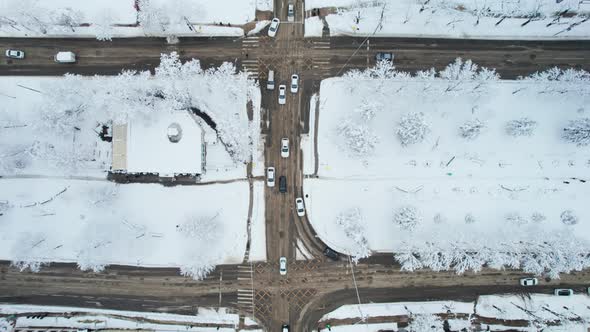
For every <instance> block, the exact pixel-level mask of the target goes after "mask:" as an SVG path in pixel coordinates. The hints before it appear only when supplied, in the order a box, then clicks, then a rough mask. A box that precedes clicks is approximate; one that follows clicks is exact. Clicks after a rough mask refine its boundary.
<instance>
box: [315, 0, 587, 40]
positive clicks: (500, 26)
mask: <svg viewBox="0 0 590 332" xmlns="http://www.w3.org/2000/svg"><path fill="white" fill-rule="evenodd" d="M305 5H306V10H308V11H310V10H311V9H313V8H327V9H325V10H326V11H327V12H328V13H329V14H328V15H327V16H326V17H325V19H326V21H327V23H328V25H329V28H330V34H331V35H332V36H338V35H350V36H368V35H373V36H381V37H386V36H395V37H429V38H477V39H560V40H563V39H588V38H589V37H590V20H588V15H589V14H590V3H588V2H587V1H580V0H564V1H555V0H522V1H504V0H502V1H476V0H431V1H415V0H397V1H391V0H360V1H359V0H314V1H306V4H305ZM305 23H306V24H305V25H306V29H305V35H306V37H321V36H322V27H323V25H322V24H321V20H320V19H319V18H318V17H309V18H307V19H306V22H305Z"/></svg>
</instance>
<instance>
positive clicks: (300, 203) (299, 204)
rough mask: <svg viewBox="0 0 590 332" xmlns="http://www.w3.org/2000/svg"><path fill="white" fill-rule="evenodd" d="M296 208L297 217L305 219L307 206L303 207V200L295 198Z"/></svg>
mask: <svg viewBox="0 0 590 332" xmlns="http://www.w3.org/2000/svg"><path fill="white" fill-rule="evenodd" d="M295 207H296V208H297V215H298V216H300V217H303V216H304V215H305V205H303V198H301V197H297V198H295Z"/></svg>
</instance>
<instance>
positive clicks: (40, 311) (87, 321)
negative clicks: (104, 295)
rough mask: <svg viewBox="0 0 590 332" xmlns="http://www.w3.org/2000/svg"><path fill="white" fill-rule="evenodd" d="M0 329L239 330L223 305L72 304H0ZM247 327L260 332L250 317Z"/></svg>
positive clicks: (10, 331) (235, 317) (236, 319)
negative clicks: (128, 307) (155, 308)
mask: <svg viewBox="0 0 590 332" xmlns="http://www.w3.org/2000/svg"><path fill="white" fill-rule="evenodd" d="M0 315H3V317H0V332H13V331H27V330H45V329H47V328H48V327H51V328H52V329H53V330H60V331H76V330H78V331H81V330H144V331H188V332H208V331H211V332H213V331H223V332H238V331H243V330H239V329H238V327H239V320H240V317H239V315H238V314H235V313H232V312H231V310H229V309H226V308H216V309H208V308H197V310H196V312H195V313H194V315H190V316H189V315H176V314H167V313H156V312H136V311H119V310H103V309H87V308H75V307H53V306H39V305H20V304H0ZM247 320H248V321H249V322H250V323H253V324H247V325H248V331H252V332H260V331H261V330H257V329H256V328H257V325H256V323H255V322H253V321H252V320H251V319H247Z"/></svg>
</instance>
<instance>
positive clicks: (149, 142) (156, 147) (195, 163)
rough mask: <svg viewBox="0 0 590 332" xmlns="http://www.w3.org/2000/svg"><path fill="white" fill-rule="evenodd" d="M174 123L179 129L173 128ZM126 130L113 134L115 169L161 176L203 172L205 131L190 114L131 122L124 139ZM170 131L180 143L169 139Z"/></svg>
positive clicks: (174, 113) (164, 115) (167, 115)
mask: <svg viewBox="0 0 590 332" xmlns="http://www.w3.org/2000/svg"><path fill="white" fill-rule="evenodd" d="M172 124H177V125H178V126H176V125H175V126H173V127H170V126H171V125H172ZM124 127H125V126H119V127H117V128H115V131H114V137H113V170H122V171H126V172H128V173H142V172H143V173H158V174H160V175H172V174H181V173H182V174H185V173H189V174H200V173H201V170H202V168H203V158H202V155H203V146H202V142H203V140H202V129H201V127H200V126H199V125H198V124H197V123H196V122H195V121H194V119H192V118H191V116H190V114H189V113H186V112H173V113H166V112H162V113H160V114H158V115H153V118H152V119H150V120H134V121H131V122H129V123H128V124H127V125H126V127H127V130H126V136H122V135H121V134H122V133H121V131H123V130H124ZM171 128H172V129H171ZM178 128H180V129H178ZM121 129H123V130H121ZM171 130H173V131H177V132H178V133H179V134H180V136H181V137H180V139H179V141H178V142H172V141H171V139H170V138H169V137H170V133H171ZM123 132H124V131H123ZM124 151H126V153H124Z"/></svg>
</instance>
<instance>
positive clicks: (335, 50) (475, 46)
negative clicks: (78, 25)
mask: <svg viewBox="0 0 590 332" xmlns="http://www.w3.org/2000/svg"><path fill="white" fill-rule="evenodd" d="M293 27H298V29H302V25H301V24H298V23H285V24H282V25H281V29H280V30H279V34H278V38H275V39H271V38H269V37H267V36H266V35H261V36H260V37H259V40H260V44H259V45H258V47H256V48H252V49H249V50H248V51H247V52H246V51H245V50H244V49H243V47H242V46H243V41H244V39H243V38H199V37H195V38H180V42H179V43H177V44H174V45H170V44H168V43H166V40H165V39H163V38H126V39H114V40H113V41H110V42H101V41H96V40H92V39H9V38H0V48H1V49H6V48H16V49H21V50H24V51H25V52H26V54H27V58H26V59H24V60H11V59H5V58H3V59H2V61H1V63H0V75H61V74H65V73H78V74H82V75H95V74H104V75H114V74H117V73H119V72H120V71H121V70H122V69H127V70H146V69H150V70H153V69H154V68H155V67H156V66H157V64H158V62H159V57H160V54H161V53H169V52H172V51H176V52H178V53H179V55H180V57H181V58H182V59H184V60H187V59H191V58H198V59H199V60H200V61H201V64H202V66H203V67H205V68H208V67H211V66H217V65H219V64H221V63H222V62H224V61H229V62H233V63H237V64H238V65H241V61H242V60H244V59H245V54H246V53H248V55H249V57H248V58H249V59H258V62H259V67H260V69H261V71H267V70H268V68H269V67H275V68H278V69H280V70H288V69H289V67H288V66H289V65H294V66H297V67H298V69H300V70H301V74H305V75H306V76H307V77H308V78H314V79H321V78H326V77H331V76H336V75H340V74H342V73H343V72H345V71H347V70H350V69H353V68H357V69H362V68H367V67H368V66H373V65H374V64H375V60H374V56H375V54H376V52H382V51H383V52H385V51H386V52H392V53H393V54H394V55H395V60H394V63H395V65H396V67H397V68H398V69H400V70H406V71H410V72H414V71H416V70H421V69H427V68H430V67H435V68H437V69H442V68H444V67H445V66H446V65H447V64H449V63H450V62H452V61H454V59H455V58H457V57H462V58H463V59H471V60H473V61H474V62H475V63H477V64H479V65H480V66H485V67H489V68H496V69H497V71H498V72H499V73H500V74H501V76H502V77H504V78H507V79H511V78H516V77H518V76H520V75H528V74H530V73H533V72H535V71H538V70H544V69H547V68H551V67H554V66H559V67H574V68H580V69H585V70H590V63H589V62H588V61H587V59H588V58H590V41H502V40H462V39H416V38H369V39H367V40H365V38H359V37H338V38H332V39H329V40H328V39H317V38H311V39H303V37H302V35H301V36H299V34H295V30H296V29H293ZM287 34H288V35H287ZM281 40H282V42H283V43H290V44H291V46H290V47H291V49H292V50H294V49H298V50H300V51H298V52H297V53H289V57H290V62H289V63H287V62H286V61H285V59H284V57H283V56H284V52H283V53H281V52H282V51H281V48H277V42H279V41H281ZM363 42H364V43H363ZM279 44H280V42H279ZM66 50H67V51H74V52H76V53H77V54H78V58H79V61H78V63H76V64H73V65H70V64H59V65H57V64H55V63H54V62H53V55H54V54H55V53H56V52H58V51H66Z"/></svg>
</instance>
